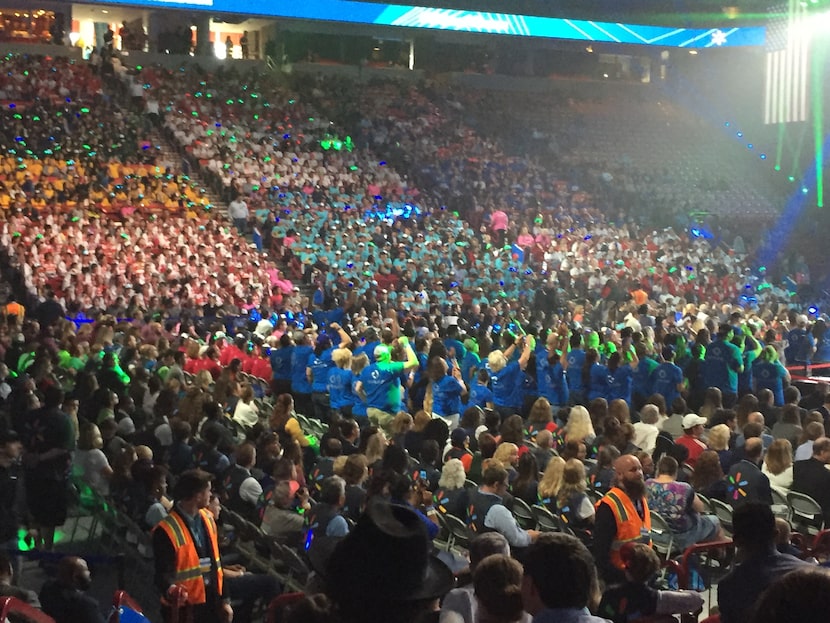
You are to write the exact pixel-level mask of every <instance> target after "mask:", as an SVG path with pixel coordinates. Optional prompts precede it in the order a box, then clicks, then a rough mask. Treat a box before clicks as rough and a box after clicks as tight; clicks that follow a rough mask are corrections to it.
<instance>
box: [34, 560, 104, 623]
mask: <svg viewBox="0 0 830 623" xmlns="http://www.w3.org/2000/svg"><path fill="white" fill-rule="evenodd" d="M91 586H92V576H91V575H90V573H89V567H88V566H87V564H86V560H84V559H83V558H78V557H77V556H67V557H66V558H62V559H61V561H60V563H58V577H57V578H55V579H54V580H49V581H48V582H46V584H44V585H43V588H42V589H41V590H40V603H41V606H42V608H43V612H45V613H46V614H48V615H49V616H50V617H52V618H53V619H55V623H105V621H106V619H105V618H104V615H103V614H102V613H101V608H100V605H99V604H98V602H97V601H96V600H95V599H93V598H92V597H90V596H89V595H87V594H86V591H87V590H89V588H90V587H91Z"/></svg>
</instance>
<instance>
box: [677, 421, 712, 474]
mask: <svg viewBox="0 0 830 623" xmlns="http://www.w3.org/2000/svg"><path fill="white" fill-rule="evenodd" d="M704 426H706V418H705V417H701V416H699V415H695V414H694V413H687V414H686V415H684V416H683V435H682V436H681V437H680V438H679V439H678V440H677V441H675V443H676V444H677V445H679V446H683V447H684V448H686V449H687V450H688V451H689V458H688V459H687V460H686V463H688V464H689V466H690V467H691V468H692V469H694V467H695V463H697V458H698V457H699V456H700V455H701V454H703V452H704V451H705V450H706V444H705V443H703V442H702V441H701V440H700V437H701V435H703V427H704Z"/></svg>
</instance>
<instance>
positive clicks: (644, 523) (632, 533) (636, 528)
mask: <svg viewBox="0 0 830 623" xmlns="http://www.w3.org/2000/svg"><path fill="white" fill-rule="evenodd" d="M600 504H607V505H608V507H609V508H610V509H611V512H612V513H614V519H615V520H616V521H617V534H616V535H615V536H614V542H613V543H612V544H611V555H610V559H611V563H612V564H613V565H614V566H615V567H617V568H618V569H624V568H625V567H624V565H623V561H622V558H621V557H620V549H621V548H622V546H623V545H625V544H626V543H645V544H646V545H649V546H650V545H651V536H650V533H651V513H650V512H649V509H648V502H646V499H645V498H643V509H644V510H643V515H644V519H640V515H639V514H638V513H637V509H636V507H635V506H634V502H632V501H631V498H630V497H628V495H627V494H626V493H625V491H623V490H622V489H620V488H619V487H614V488H612V489H611V490H610V491H609V492H608V493H606V494H605V497H603V498H602V499H601V500H600V501H599V502H597V508H599V506H600Z"/></svg>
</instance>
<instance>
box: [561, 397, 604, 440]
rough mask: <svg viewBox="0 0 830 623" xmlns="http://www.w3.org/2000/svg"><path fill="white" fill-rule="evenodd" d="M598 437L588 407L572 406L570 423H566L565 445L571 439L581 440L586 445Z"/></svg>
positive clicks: (569, 415) (569, 417) (569, 416)
mask: <svg viewBox="0 0 830 623" xmlns="http://www.w3.org/2000/svg"><path fill="white" fill-rule="evenodd" d="M596 438H597V434H596V432H594V424H593V422H592V421H591V416H590V415H589V414H588V409H586V408H585V407H583V406H582V405H576V406H573V407H571V411H570V413H569V414H568V423H567V424H565V434H564V436H563V439H562V441H563V445H564V443H567V442H569V441H581V442H582V443H584V444H585V445H586V446H590V445H591V444H592V443H593V442H594V440H595V439H596Z"/></svg>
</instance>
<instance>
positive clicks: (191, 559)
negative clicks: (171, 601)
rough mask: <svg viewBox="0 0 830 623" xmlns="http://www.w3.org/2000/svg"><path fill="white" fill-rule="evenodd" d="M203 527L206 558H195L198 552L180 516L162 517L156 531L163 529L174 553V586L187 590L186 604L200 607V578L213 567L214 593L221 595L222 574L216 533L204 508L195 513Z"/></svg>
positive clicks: (202, 592)
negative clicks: (200, 518) (206, 548)
mask: <svg viewBox="0 0 830 623" xmlns="http://www.w3.org/2000/svg"><path fill="white" fill-rule="evenodd" d="M199 514H200V515H201V517H202V521H203V522H204V525H205V527H206V528H207V530H206V532H207V537H208V540H209V541H210V544H209V547H210V554H211V558H212V559H213V560H210V559H202V560H200V559H199V553H198V551H197V550H196V544H195V543H194V542H193V536H192V535H191V534H190V529H189V528H188V527H187V524H186V523H185V521H184V519H183V518H182V516H181V515H180V514H179V513H178V512H176V511H175V510H174V511H172V512H171V513H170V514H169V515H167V517H165V518H164V519H163V520H162V521H161V522H159V524H158V526H156V528H155V529H156V530H163V531H164V532H165V534H167V538H168V539H170V543H172V544H173V548H174V549H175V550H176V574H175V576H174V583H175V584H176V585H177V586H181V587H182V588H184V589H185V590H186V591H187V603H188V604H190V605H198V604H203V603H205V601H206V595H205V582H204V577H205V576H206V575H208V574H210V573H211V567H212V566H213V565H215V566H216V575H217V580H216V582H217V585H216V592H217V593H218V594H219V595H221V594H222V585H223V579H224V578H223V573H222V563H221V561H220V559H219V538H218V535H217V533H216V522H215V521H214V519H213V515H211V513H210V511H208V510H206V509H201V510H199Z"/></svg>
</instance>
